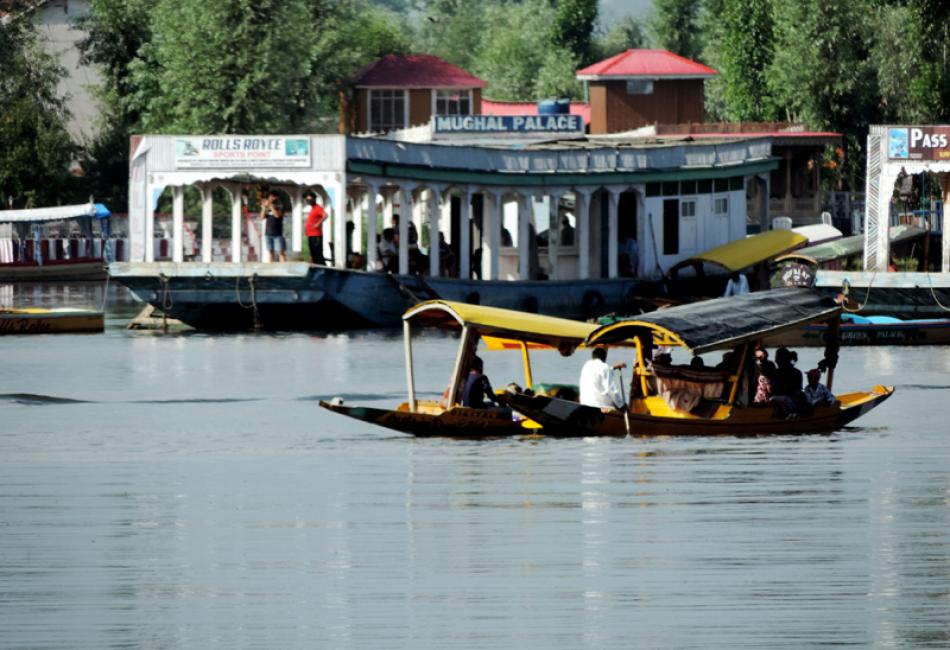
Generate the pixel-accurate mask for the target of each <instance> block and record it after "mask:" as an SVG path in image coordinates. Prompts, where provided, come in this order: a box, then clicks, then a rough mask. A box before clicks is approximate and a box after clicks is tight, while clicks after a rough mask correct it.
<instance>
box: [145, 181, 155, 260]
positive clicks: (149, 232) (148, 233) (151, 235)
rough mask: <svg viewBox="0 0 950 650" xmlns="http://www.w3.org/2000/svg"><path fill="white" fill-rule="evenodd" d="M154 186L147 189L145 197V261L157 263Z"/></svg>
mask: <svg viewBox="0 0 950 650" xmlns="http://www.w3.org/2000/svg"><path fill="white" fill-rule="evenodd" d="M154 189H155V188H153V187H152V186H148V188H147V192H146V194H147V196H146V197H145V241H144V242H143V243H144V244H145V261H146V262H154V261H155V205H154V204H153V203H152V195H153V193H154Z"/></svg>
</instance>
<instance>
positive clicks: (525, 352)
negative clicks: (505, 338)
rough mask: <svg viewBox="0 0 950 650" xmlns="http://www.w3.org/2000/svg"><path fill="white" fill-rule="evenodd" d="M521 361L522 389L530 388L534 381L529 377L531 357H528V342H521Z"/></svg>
mask: <svg viewBox="0 0 950 650" xmlns="http://www.w3.org/2000/svg"><path fill="white" fill-rule="evenodd" d="M521 359H522V360H523V361H524V387H525V388H532V386H533V384H534V380H533V378H532V377H531V357H530V356H529V355H528V342H527V341H522V342H521Z"/></svg>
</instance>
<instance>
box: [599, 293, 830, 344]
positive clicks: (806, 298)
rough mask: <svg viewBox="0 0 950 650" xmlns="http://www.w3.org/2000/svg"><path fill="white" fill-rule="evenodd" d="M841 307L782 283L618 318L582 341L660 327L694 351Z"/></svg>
mask: <svg viewBox="0 0 950 650" xmlns="http://www.w3.org/2000/svg"><path fill="white" fill-rule="evenodd" d="M840 311H841V308H840V307H839V306H838V305H837V304H836V303H835V301H834V299H833V298H832V297H831V296H829V295H828V294H827V293H824V292H821V291H818V290H816V289H804V288H798V287H785V288H781V289H772V290H770V291H759V292H756V293H747V294H744V295H741V296H732V297H729V298H715V299H713V300H704V301H702V302H694V303H690V304H688V305H680V306H677V307H670V308H668V309H660V310H657V311H654V312H651V313H649V314H643V315H641V316H636V317H631V318H625V319H618V320H617V321H615V322H613V323H609V324H607V325H604V326H602V327H601V328H599V329H597V330H595V331H593V332H592V333H591V334H590V336H588V337H587V344H588V345H594V344H597V343H619V342H621V341H624V340H627V339H630V338H632V337H633V336H635V335H636V334H637V333H640V332H644V331H645V330H646V329H650V330H654V331H656V330H666V331H668V332H671V333H673V334H674V335H676V336H677V337H679V338H680V339H681V340H682V341H683V342H684V343H685V344H686V347H688V348H689V349H690V350H692V351H693V352H694V353H696V354H701V353H703V352H708V351H710V350H716V349H719V348H726V347H732V346H734V345H737V344H738V343H741V342H743V341H747V340H750V339H759V338H767V337H768V336H770V335H774V334H777V333H779V332H781V331H784V330H786V329H790V328H794V327H797V326H799V325H804V324H807V323H812V322H815V321H825V320H829V319H832V318H836V317H837V316H838V314H839V312H840Z"/></svg>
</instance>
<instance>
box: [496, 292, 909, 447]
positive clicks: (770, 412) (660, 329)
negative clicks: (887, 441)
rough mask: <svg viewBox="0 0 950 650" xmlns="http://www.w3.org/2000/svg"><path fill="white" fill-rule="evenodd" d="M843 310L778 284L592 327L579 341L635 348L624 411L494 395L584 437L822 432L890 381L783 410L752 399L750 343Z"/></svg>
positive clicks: (852, 415)
mask: <svg viewBox="0 0 950 650" xmlns="http://www.w3.org/2000/svg"><path fill="white" fill-rule="evenodd" d="M840 312H841V307H840V306H839V305H838V304H836V303H835V302H834V300H833V299H832V298H831V297H828V296H825V295H823V294H822V293H821V292H819V291H816V290H811V289H796V288H785V289H775V290H771V291H766V292H759V293H750V294H745V295H741V296H733V297H731V298H718V299H714V300H708V301H703V302H698V303H692V304H688V305H681V306H678V307H672V308H669V309H665V310H660V311H657V312H653V313H650V314H646V315H643V316H638V317H635V318H629V319H623V320H617V321H615V322H612V323H609V324H607V325H604V326H602V327H600V328H598V329H597V330H596V331H594V332H592V333H591V334H590V335H589V336H588V337H587V338H586V339H585V341H584V344H585V345H587V346H593V345H609V344H616V343H619V342H628V341H629V340H630V339H633V340H634V342H635V347H636V357H635V371H634V373H635V374H634V382H633V384H632V385H631V400H630V406H629V410H628V411H627V412H624V411H623V410H615V411H607V412H605V411H603V410H601V409H599V408H595V407H591V406H585V405H582V404H579V403H577V402H574V401H570V400H565V399H560V398H556V397H550V396H544V395H525V394H510V395H509V394H506V395H504V396H502V401H503V402H504V403H507V404H509V405H510V406H511V407H512V408H514V409H516V410H518V411H519V412H521V413H523V414H524V415H525V416H526V417H530V418H531V419H532V420H534V421H536V422H538V423H539V424H540V425H542V426H543V427H548V426H551V427H561V428H567V429H571V430H574V431H578V432H585V433H586V434H587V435H598V436H624V435H706V434H728V435H749V434H753V435H761V434H776V433H778V434H783V433H828V432H832V431H835V430H837V429H840V428H841V427H843V426H844V425H846V424H848V423H850V422H852V421H853V420H855V419H856V418H858V417H859V416H861V415H863V414H864V413H867V412H868V411H870V410H871V409H873V408H875V407H876V406H878V405H879V404H881V403H882V402H883V401H884V400H886V399H887V398H888V397H890V395H891V394H893V392H894V389H893V387H888V386H875V387H874V388H872V389H871V390H868V391H859V392H851V393H847V394H842V395H838V396H837V400H836V402H835V403H834V404H827V405H821V406H815V407H813V408H809V409H807V410H806V409H802V411H801V412H786V411H783V410H782V409H778V408H776V407H774V405H769V404H768V403H765V404H761V405H759V404H756V403H754V402H753V399H752V398H753V395H752V391H751V387H752V386H753V385H754V383H753V380H754V378H755V377H756V370H755V366H754V363H753V361H752V359H753V355H752V353H753V350H754V347H755V345H756V344H757V343H762V342H767V341H768V340H769V339H771V338H772V337H775V336H777V335H779V334H781V333H783V332H785V331H787V330H790V329H795V328H799V327H801V326H803V325H807V324H810V323H815V322H827V323H828V324H829V326H830V327H831V328H832V330H834V329H835V328H836V327H837V323H838V318H839V315H840ZM657 346H671V347H679V348H682V349H684V350H686V351H689V352H692V353H693V354H696V355H698V354H702V353H706V352H712V351H716V350H729V351H731V352H732V357H731V358H732V360H733V362H732V364H731V365H728V364H727V365H725V366H724V367H722V368H716V369H708V370H706V369H702V370H697V369H693V368H681V367H677V366H672V367H668V366H661V365H659V363H653V361H652V360H651V359H652V351H653V350H654V348H655V347H657ZM837 355H838V346H837V343H836V342H835V340H834V338H832V340H831V341H830V342H829V345H828V347H827V348H826V350H825V358H824V360H823V365H824V366H825V368H827V371H828V380H827V383H828V388H829V389H830V388H831V385H832V381H833V374H834V369H835V366H836V364H837Z"/></svg>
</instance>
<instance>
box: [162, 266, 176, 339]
mask: <svg viewBox="0 0 950 650" xmlns="http://www.w3.org/2000/svg"><path fill="white" fill-rule="evenodd" d="M158 280H159V282H161V283H162V331H163V332H168V310H169V309H171V308H172V305H173V304H174V301H173V299H172V292H171V288H170V287H169V286H168V285H169V282H168V276H167V275H165V274H164V273H159V274H158Z"/></svg>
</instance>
